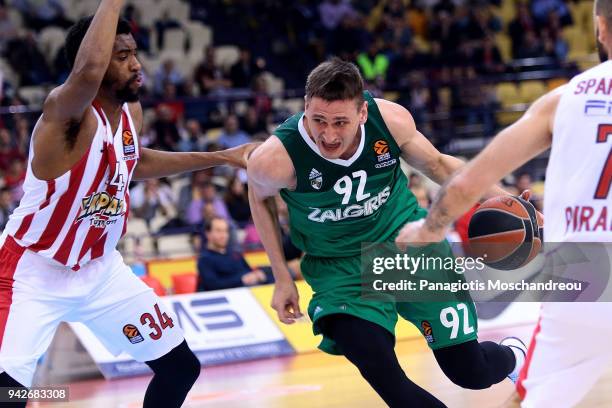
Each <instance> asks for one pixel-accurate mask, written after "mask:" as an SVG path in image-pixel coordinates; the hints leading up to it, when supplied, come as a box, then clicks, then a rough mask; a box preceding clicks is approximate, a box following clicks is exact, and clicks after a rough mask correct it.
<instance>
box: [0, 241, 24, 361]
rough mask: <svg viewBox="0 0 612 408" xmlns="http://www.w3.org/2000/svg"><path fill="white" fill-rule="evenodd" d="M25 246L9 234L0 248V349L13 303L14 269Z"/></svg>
mask: <svg viewBox="0 0 612 408" xmlns="http://www.w3.org/2000/svg"><path fill="white" fill-rule="evenodd" d="M24 251H25V248H22V247H20V246H19V245H17V243H15V241H14V240H13V238H12V237H11V236H8V237H6V240H5V241H4V245H3V246H2V248H1V249H0V349H1V348H2V339H3V338H4V329H5V328H6V321H7V320H8V316H9V312H10V309H11V304H12V303H13V284H14V283H15V279H14V276H15V270H16V269H17V263H19V260H20V259H21V257H22V255H23V252H24Z"/></svg>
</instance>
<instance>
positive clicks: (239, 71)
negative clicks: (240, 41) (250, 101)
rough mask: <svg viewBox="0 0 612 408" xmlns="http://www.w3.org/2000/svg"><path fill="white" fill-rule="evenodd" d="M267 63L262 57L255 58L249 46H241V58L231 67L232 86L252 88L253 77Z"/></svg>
mask: <svg viewBox="0 0 612 408" xmlns="http://www.w3.org/2000/svg"><path fill="white" fill-rule="evenodd" d="M265 65H266V64H265V61H264V60H263V59H262V58H258V59H257V60H255V59H254V58H253V56H252V55H251V50H250V49H249V48H247V47H241V48H240V58H239V59H238V61H236V63H235V64H234V65H232V67H231V68H230V75H229V79H230V81H231V82H232V87H234V88H250V87H251V85H252V83H253V78H254V77H255V76H256V75H258V74H259V73H261V72H262V71H263V69H264V68H265Z"/></svg>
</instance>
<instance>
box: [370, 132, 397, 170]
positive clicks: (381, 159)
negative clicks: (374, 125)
mask: <svg viewBox="0 0 612 408" xmlns="http://www.w3.org/2000/svg"><path fill="white" fill-rule="evenodd" d="M373 149H374V153H376V154H377V158H376V159H377V160H378V163H376V164H375V165H374V167H376V168H377V169H380V168H383V167H388V166H393V165H394V164H395V163H397V159H394V158H392V157H391V153H390V152H389V143H387V141H386V140H382V139H381V140H377V141H376V142H374V146H373Z"/></svg>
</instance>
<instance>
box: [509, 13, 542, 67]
mask: <svg viewBox="0 0 612 408" xmlns="http://www.w3.org/2000/svg"><path fill="white" fill-rule="evenodd" d="M535 30H536V27H535V21H534V19H533V17H532V16H531V12H530V11H529V7H528V6H527V4H526V3H522V2H519V3H518V4H517V10H516V17H515V18H514V20H512V21H511V22H510V24H509V25H508V35H509V36H510V40H511V41H512V56H513V57H514V58H518V53H519V50H520V49H521V47H522V46H523V42H524V38H525V34H526V33H528V32H535Z"/></svg>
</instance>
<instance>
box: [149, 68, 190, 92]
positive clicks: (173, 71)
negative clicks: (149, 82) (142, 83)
mask: <svg viewBox="0 0 612 408" xmlns="http://www.w3.org/2000/svg"><path fill="white" fill-rule="evenodd" d="M153 81H154V85H153V91H154V92H155V93H156V94H157V95H162V94H163V93H164V86H165V84H166V83H168V82H169V83H171V84H173V85H174V86H175V87H176V88H179V87H180V86H181V85H182V84H183V74H181V71H179V70H178V68H176V63H175V62H174V60H172V59H167V60H165V61H164V62H163V63H162V64H161V65H160V67H159V68H158V69H157V71H156V72H155V78H154V80H153Z"/></svg>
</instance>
